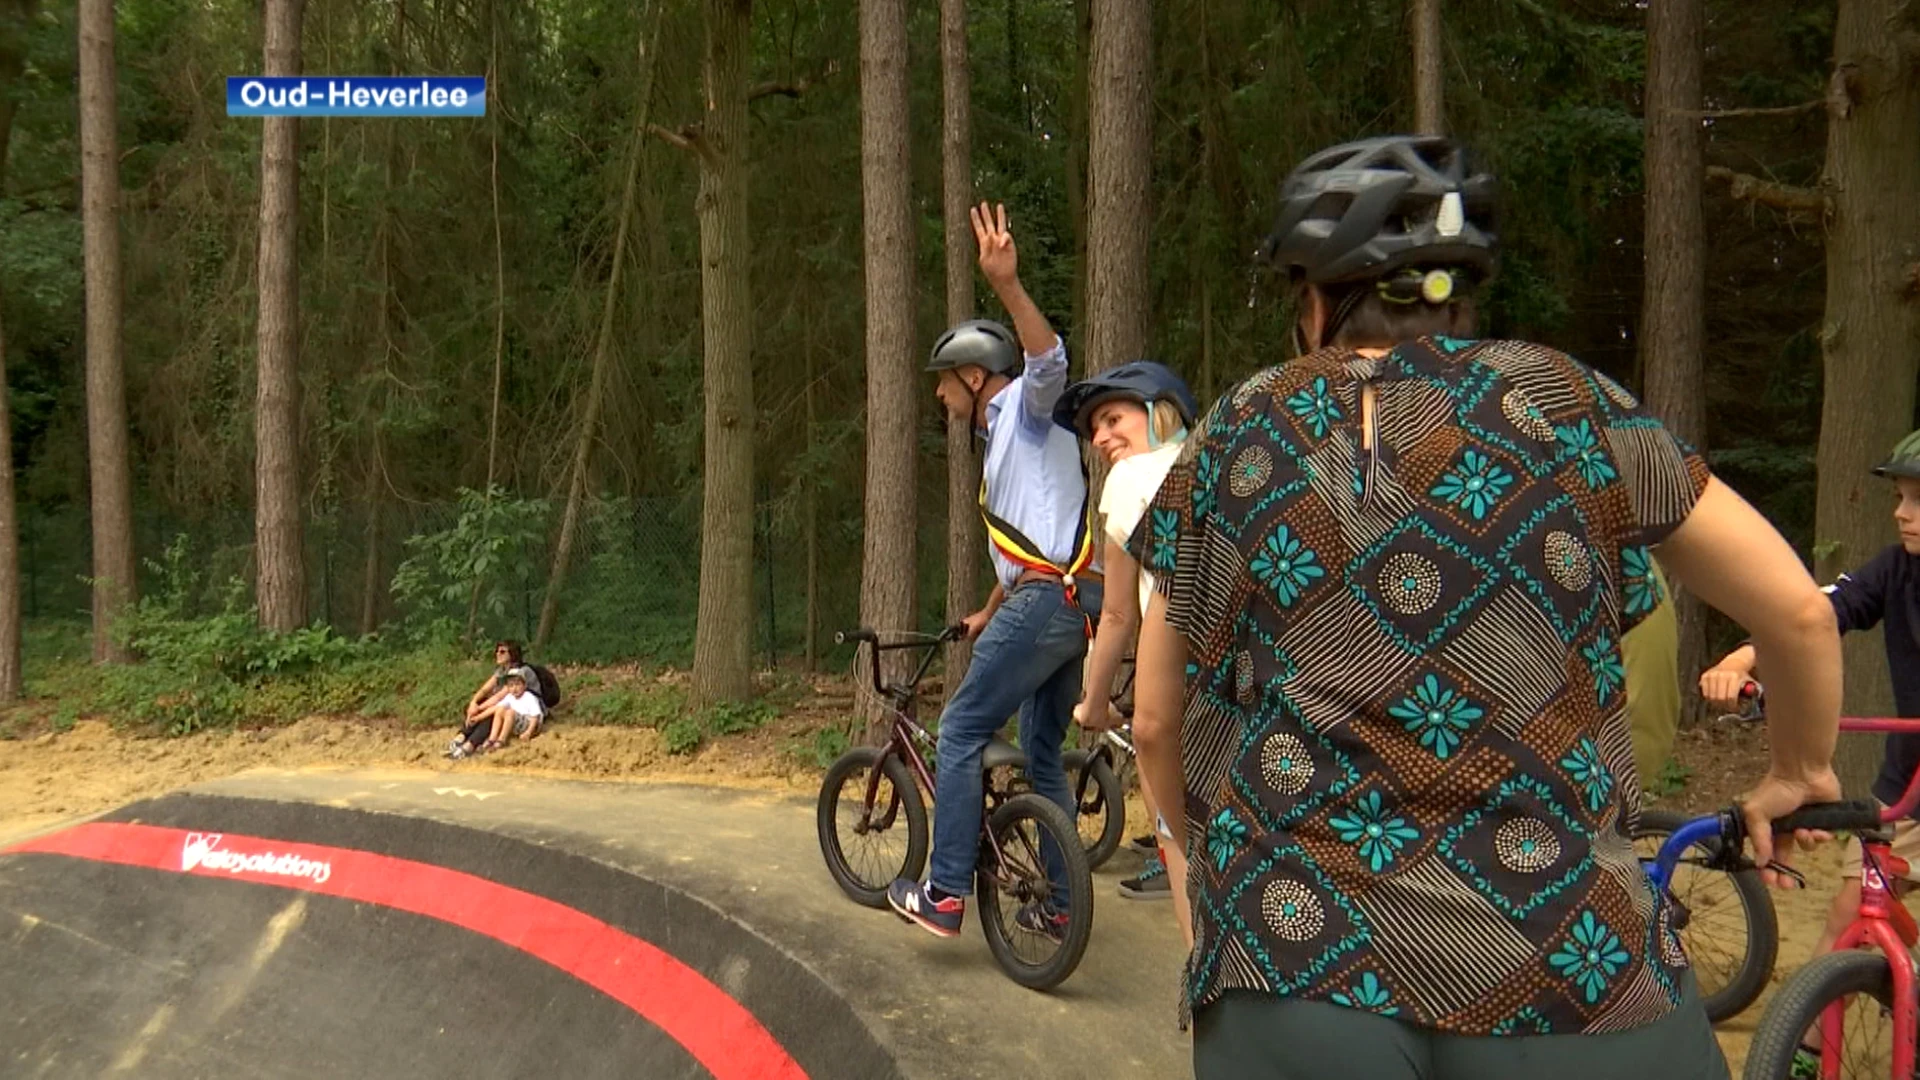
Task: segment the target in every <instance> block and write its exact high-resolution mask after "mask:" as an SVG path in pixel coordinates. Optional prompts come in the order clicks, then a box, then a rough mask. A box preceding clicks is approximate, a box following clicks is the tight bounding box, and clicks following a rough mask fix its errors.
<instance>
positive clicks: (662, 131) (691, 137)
mask: <svg viewBox="0 0 1920 1080" xmlns="http://www.w3.org/2000/svg"><path fill="white" fill-rule="evenodd" d="M647 134H649V135H657V136H659V137H660V139H661V140H662V141H663V142H665V143H666V144H667V145H668V146H672V147H676V148H678V149H681V150H685V151H686V152H688V153H690V154H697V153H699V152H700V128H699V126H698V125H697V124H688V125H687V126H685V127H683V128H681V129H680V130H679V131H673V130H670V129H668V128H663V127H661V126H660V125H659V124H648V125H647Z"/></svg>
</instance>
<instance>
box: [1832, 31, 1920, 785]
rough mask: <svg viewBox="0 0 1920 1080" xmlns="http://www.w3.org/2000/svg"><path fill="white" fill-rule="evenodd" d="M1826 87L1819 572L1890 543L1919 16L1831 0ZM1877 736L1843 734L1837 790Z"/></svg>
mask: <svg viewBox="0 0 1920 1080" xmlns="http://www.w3.org/2000/svg"><path fill="white" fill-rule="evenodd" d="M1833 54H1834V74H1833V78H1832V81H1831V83H1830V84H1829V88H1828V94H1827V168H1826V188H1827V191H1828V195H1829V198H1830V199H1831V203H1830V210H1829V215H1828V222H1827V311H1826V318H1825V320H1824V324H1823V326H1822V328H1821V344H1822V346H1823V352H1824V354H1825V359H1826V380H1825V382H1826V385H1825V400H1824V402H1823V403H1822V406H1821V414H1820V445H1819V451H1818V457H1817V463H1818V466H1819V475H1820V489H1819V497H1818V503H1817V506H1816V508H1815V522H1814V535H1815V543H1816V548H1815V554H1816V556H1817V562H1816V567H1815V568H1816V571H1817V572H1818V574H1819V577H1820V580H1822V581H1830V580H1832V579H1833V577H1834V576H1835V575H1836V574H1838V573H1840V572H1842V571H1845V570H1848V569H1851V568H1853V567H1856V566H1858V565H1859V564H1860V563H1862V562H1864V561H1866V560H1867V559H1869V558H1871V557H1872V556H1873V555H1874V554H1875V553H1876V552H1878V551H1879V550H1880V549H1881V548H1883V547H1885V546H1886V545H1887V544H1889V543H1892V542H1893V530H1892V527H1891V525H1890V524H1889V521H1888V518H1889V512H1888V507H1889V506H1890V505H1891V504H1890V500H1889V498H1888V496H1887V492H1886V491H1885V484H1886V481H1884V480H1880V479H1877V478H1875V477H1874V476H1872V475H1871V473H1870V470H1871V469H1872V467H1873V466H1874V465H1876V464H1878V463H1879V462H1880V461H1881V460H1883V459H1884V458H1885V456H1886V453H1887V451H1888V450H1889V449H1891V448H1892V446H1893V444H1894V443H1895V442H1896V441H1898V440H1899V438H1900V437H1901V436H1902V435H1904V434H1905V433H1906V432H1907V431H1909V430H1910V429H1911V428H1912V427H1913V416H1914V384H1915V380H1916V378H1920V259H1917V258H1916V251H1915V247H1914V243H1915V238H1916V237H1920V138H1916V137H1915V132H1920V63H1917V61H1920V27H1916V26H1915V16H1914V15H1913V14H1912V11H1911V5H1910V4H1908V3H1905V2H1903V0H1840V6H1839V15H1838V19H1837V20H1836V22H1835V25H1834V33H1833ZM1880 634H1881V632H1880V631H1879V630H1875V631H1873V632H1872V633H1869V634H1849V635H1847V638H1846V671H1847V685H1846V699H1845V703H1844V710H1845V712H1846V714H1847V715H1850V716H1887V715H1891V707H1892V700H1893V699H1892V691H1891V689H1890V686H1889V683H1888V680H1887V670H1886V653H1885V652H1884V651H1883V646H1882V644H1881V637H1880ZM1878 754H1879V741H1878V740H1877V739H1872V740H1869V739H1864V738H1857V737H1849V738H1848V739H1846V740H1843V745H1842V752H1841V754H1840V755H1839V757H1840V761H1839V767H1840V770H1841V775H1842V778H1843V779H1844V780H1845V781H1846V782H1847V784H1848V786H1849V789H1850V790H1859V789H1863V788H1864V785H1865V783H1866V780H1867V778H1868V777H1870V776H1871V775H1872V773H1873V771H1874V770H1875V768H1877V764H1878V762H1877V758H1878Z"/></svg>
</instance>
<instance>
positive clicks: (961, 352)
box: [927, 319, 1020, 375]
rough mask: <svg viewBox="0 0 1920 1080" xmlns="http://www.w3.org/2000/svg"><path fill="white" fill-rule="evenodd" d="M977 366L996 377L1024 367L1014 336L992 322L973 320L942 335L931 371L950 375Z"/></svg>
mask: <svg viewBox="0 0 1920 1080" xmlns="http://www.w3.org/2000/svg"><path fill="white" fill-rule="evenodd" d="M968 364H973V365H976V366H978V367H982V368H985V369H986V370H987V371H988V372H990V373H992V374H994V375H1007V374H1011V373H1012V372H1013V370H1014V369H1015V368H1017V367H1019V366H1020V346H1018V345H1016V344H1014V340H1013V334H1012V333H1010V332H1009V331H1008V330H1007V328H1006V327H1004V326H1001V325H1000V324H999V323H997V322H994V321H993V320H992V319H970V320H968V321H966V322H963V323H961V324H960V325H959V326H956V327H954V328H953V329H951V330H949V331H947V332H946V333H944V334H941V335H940V340H939V341H936V342H934V343H933V356H932V358H931V359H929V360H928V361H927V370H928V371H950V370H952V369H954V368H957V367H965V366H966V365H968Z"/></svg>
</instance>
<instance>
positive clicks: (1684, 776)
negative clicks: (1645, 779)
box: [1647, 757, 1693, 799]
mask: <svg viewBox="0 0 1920 1080" xmlns="http://www.w3.org/2000/svg"><path fill="white" fill-rule="evenodd" d="M1691 779H1693V769H1692V768H1691V767H1689V766H1686V765H1682V764H1680V759H1679V758H1671V757H1670V758H1668V759H1667V761H1666V764H1664V765H1662V766H1660V775H1659V776H1657V777H1655V778H1654V781H1653V783H1652V784H1650V785H1648V786H1647V791H1648V792H1649V793H1650V794H1652V795H1653V797H1654V798H1656V799H1667V798H1672V797H1673V796H1675V795H1678V794H1680V793H1681V792H1682V791H1685V790H1686V788H1687V781H1689V780H1691Z"/></svg>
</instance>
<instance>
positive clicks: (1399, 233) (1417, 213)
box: [1260, 135, 1495, 285]
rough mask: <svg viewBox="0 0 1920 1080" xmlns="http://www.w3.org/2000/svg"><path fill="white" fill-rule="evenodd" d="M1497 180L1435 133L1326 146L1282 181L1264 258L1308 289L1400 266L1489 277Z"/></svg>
mask: <svg viewBox="0 0 1920 1080" xmlns="http://www.w3.org/2000/svg"><path fill="white" fill-rule="evenodd" d="M1494 189H1495V181H1494V178H1493V176H1492V174H1490V173H1484V172H1475V171H1473V168H1472V165H1471V162H1470V161H1469V155H1468V153H1467V149H1466V147H1464V146H1462V145H1460V144H1459V143H1456V142H1454V141H1453V140H1451V139H1448V138H1445V137H1442V136H1438V135H1387V136H1382V137H1379V138H1374V139H1362V140H1360V141H1359V142H1350V143H1343V144H1341V145H1339V146H1335V147H1332V148H1331V149H1327V150H1322V151H1320V152H1319V153H1317V154H1315V155H1313V156H1312V157H1310V158H1308V159H1307V160H1305V161H1303V162H1301V163H1300V166H1299V167H1298V168H1296V169H1294V170H1293V174H1292V175H1291V176H1288V177H1287V179H1286V180H1285V181H1284V182H1283V183H1282V184H1281V185H1280V213H1279V216H1278V218H1277V219H1276V220H1275V222H1274V226H1273V233H1272V235H1270V236H1268V237H1267V240H1266V243H1265V244H1263V245H1261V249H1260V254H1261V256H1262V257H1263V258H1266V259H1268V260H1271V261H1272V262H1273V263H1275V264H1276V265H1278V266H1279V267H1281V268H1282V269H1284V270H1286V271H1287V272H1288V274H1289V275H1290V276H1292V277H1294V278H1295V280H1299V281H1306V282H1310V283H1312V284H1316V285H1318V284H1326V283H1333V282H1343V281H1363V280H1367V279H1371V278H1380V277H1385V276H1386V275H1388V274H1390V273H1391V272H1393V271H1394V270H1398V269H1400V268H1402V267H1416V268H1422V269H1424V268H1428V267H1460V268H1464V269H1467V270H1469V271H1471V272H1473V273H1474V274H1476V275H1477V276H1481V277H1484V276H1486V275H1487V274H1490V273H1492V271H1493V261H1494V248H1495V234H1494V220H1493V202H1494Z"/></svg>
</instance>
